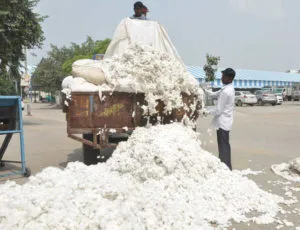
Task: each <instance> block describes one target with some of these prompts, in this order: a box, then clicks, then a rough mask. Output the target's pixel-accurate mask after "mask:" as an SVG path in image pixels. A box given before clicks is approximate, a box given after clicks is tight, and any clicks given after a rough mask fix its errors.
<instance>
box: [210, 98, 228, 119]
mask: <svg viewBox="0 0 300 230" xmlns="http://www.w3.org/2000/svg"><path fill="white" fill-rule="evenodd" d="M227 100H228V95H227V94H226V93H224V92H223V93H221V94H220V97H219V100H218V103H217V106H216V107H215V108H214V109H212V110H210V111H209V114H211V115H213V116H220V115H221V114H222V113H223V112H224V110H225V105H226V102H227Z"/></svg>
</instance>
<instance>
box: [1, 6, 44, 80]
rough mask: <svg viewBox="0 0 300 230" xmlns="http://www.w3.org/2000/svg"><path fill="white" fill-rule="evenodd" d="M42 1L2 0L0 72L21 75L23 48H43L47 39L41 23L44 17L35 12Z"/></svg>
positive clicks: (13, 75) (12, 75) (5, 74)
mask: <svg viewBox="0 0 300 230" xmlns="http://www.w3.org/2000/svg"><path fill="white" fill-rule="evenodd" d="M38 2H39V0H1V1H0V74H1V76H7V75H9V76H10V78H19V77H20V76H19V67H20V65H21V64H20V62H21V61H24V58H25V56H24V48H28V49H31V48H34V47H40V46H41V45H42V41H43V40H44V36H43V31H42V27H41V25H40V23H41V22H42V21H43V20H44V19H45V17H42V16H40V15H39V14H36V13H34V12H33V8H34V7H35V6H36V5H37V3H38Z"/></svg>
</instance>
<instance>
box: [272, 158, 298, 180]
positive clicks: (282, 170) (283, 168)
mask: <svg viewBox="0 0 300 230" xmlns="http://www.w3.org/2000/svg"><path fill="white" fill-rule="evenodd" d="M271 169H272V170H273V172H274V173H276V174H277V175H279V176H281V177H283V178H285V179H287V180H289V181H293V182H300V157H298V158H296V159H294V160H292V161H290V162H289V163H282V164H278V165H272V166H271Z"/></svg>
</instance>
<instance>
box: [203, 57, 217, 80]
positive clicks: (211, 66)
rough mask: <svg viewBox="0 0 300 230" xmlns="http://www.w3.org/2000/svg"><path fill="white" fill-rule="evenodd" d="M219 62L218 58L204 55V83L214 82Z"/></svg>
mask: <svg viewBox="0 0 300 230" xmlns="http://www.w3.org/2000/svg"><path fill="white" fill-rule="evenodd" d="M219 61H220V57H215V56H213V55H210V54H206V64H205V65H204V67H203V70H204V72H205V76H206V78H205V81H206V82H210V81H214V80H215V78H216V76H215V74H216V72H217V70H218V67H217V66H218V64H219Z"/></svg>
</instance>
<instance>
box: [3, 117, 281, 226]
mask: <svg viewBox="0 0 300 230" xmlns="http://www.w3.org/2000/svg"><path fill="white" fill-rule="evenodd" d="M281 202H284V200H283V198H281V197H279V196H276V195H273V194H270V193H268V192H265V191H263V190H261V189H260V188H259V187H258V186H257V185H256V184H255V183H254V182H253V181H251V180H249V179H248V178H246V177H243V176H241V175H239V174H237V173H234V172H231V171H230V170H228V168H227V167H226V166H225V165H224V164H223V163H221V162H220V161H219V159H218V158H216V157H215V156H213V155H212V154H210V153H208V152H206V151H204V150H203V149H202V148H201V142H200V139H199V134H197V133H196V132H194V131H192V130H191V129H189V128H187V127H184V126H183V125H181V124H178V123H174V124H171V125H165V126H162V125H158V126H152V127H150V128H137V129H136V130H135V131H134V133H133V134H132V136H131V137H130V138H129V140H128V141H127V142H122V143H120V144H119V146H118V147H117V149H116V151H115V152H114V154H113V156H112V158H111V159H110V160H108V162H107V163H106V164H98V165H94V166H89V167H87V166H85V165H83V164H81V163H79V162H76V163H70V164H69V165H68V166H67V168H66V169H65V170H60V169H58V168H46V169H45V170H43V171H42V172H41V173H39V174H37V175H36V176H35V177H31V178H30V181H29V182H28V183H26V184H24V185H17V184H16V183H14V182H7V183H6V184H4V185H1V186H0V205H1V209H0V217H1V218H0V228H1V229H22V230H24V229H25V230H26V229H210V228H211V227H212V226H214V227H218V228H220V229H223V228H224V227H226V226H229V225H230V224H231V221H236V222H247V221H255V222H257V223H270V222H273V221H274V218H275V217H276V215H277V213H278V212H279V211H280V210H281V208H280V206H279V203H281Z"/></svg>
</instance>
